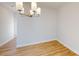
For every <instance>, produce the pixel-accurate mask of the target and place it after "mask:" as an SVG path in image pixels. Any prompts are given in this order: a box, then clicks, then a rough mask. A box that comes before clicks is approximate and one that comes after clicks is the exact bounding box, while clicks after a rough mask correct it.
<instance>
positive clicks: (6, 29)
mask: <svg viewBox="0 0 79 59" xmlns="http://www.w3.org/2000/svg"><path fill="white" fill-rule="evenodd" d="M13 35H14V21H13V14H12V13H11V11H10V10H9V9H7V8H6V7H4V6H2V5H0V44H1V43H3V42H4V41H7V40H9V39H11V38H12V37H13Z"/></svg>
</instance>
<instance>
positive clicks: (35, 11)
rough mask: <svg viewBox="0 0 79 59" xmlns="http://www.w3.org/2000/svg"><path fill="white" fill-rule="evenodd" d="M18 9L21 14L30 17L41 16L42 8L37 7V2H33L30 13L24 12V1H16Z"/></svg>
mask: <svg viewBox="0 0 79 59" xmlns="http://www.w3.org/2000/svg"><path fill="white" fill-rule="evenodd" d="M16 10H17V11H18V12H19V14H21V15H26V16H29V17H32V16H39V15H40V14H41V8H40V7H37V3H36V2H31V9H30V10H29V14H26V13H25V12H24V10H25V9H24V7H23V2H16Z"/></svg>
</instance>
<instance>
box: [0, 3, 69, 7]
mask: <svg viewBox="0 0 79 59" xmlns="http://www.w3.org/2000/svg"><path fill="white" fill-rule="evenodd" d="M1 3H2V2H0V4H1ZM25 3H26V4H27V3H30V2H25ZM67 3H68V2H37V4H38V6H44V7H50V8H59V7H61V6H63V5H64V4H67ZM3 4H5V5H8V6H10V7H12V6H15V2H3Z"/></svg>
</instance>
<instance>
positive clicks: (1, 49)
mask: <svg viewBox="0 0 79 59" xmlns="http://www.w3.org/2000/svg"><path fill="white" fill-rule="evenodd" d="M13 55H16V38H13V39H12V40H10V41H9V42H8V43H6V44H4V45H3V46H0V56H13Z"/></svg>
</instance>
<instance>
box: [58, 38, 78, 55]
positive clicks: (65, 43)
mask: <svg viewBox="0 0 79 59" xmlns="http://www.w3.org/2000/svg"><path fill="white" fill-rule="evenodd" d="M57 41H59V42H60V43H61V44H63V45H64V46H65V47H67V48H69V49H70V50H72V51H73V52H74V53H76V54H78V55H79V53H78V51H76V50H75V49H73V48H72V47H70V46H69V45H67V44H66V43H64V42H62V41H61V40H58V39H57Z"/></svg>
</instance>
